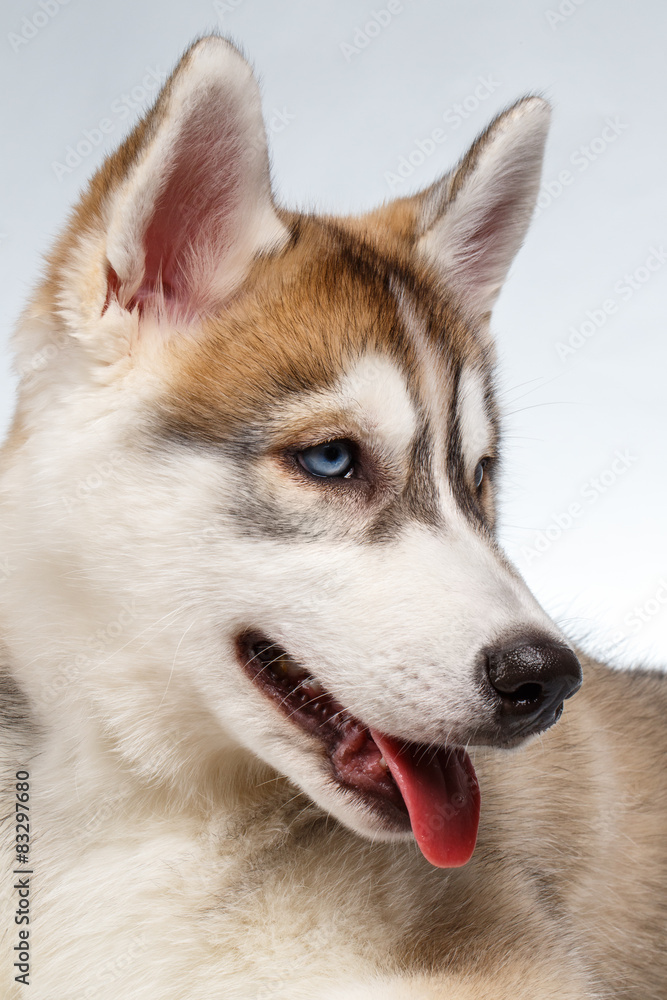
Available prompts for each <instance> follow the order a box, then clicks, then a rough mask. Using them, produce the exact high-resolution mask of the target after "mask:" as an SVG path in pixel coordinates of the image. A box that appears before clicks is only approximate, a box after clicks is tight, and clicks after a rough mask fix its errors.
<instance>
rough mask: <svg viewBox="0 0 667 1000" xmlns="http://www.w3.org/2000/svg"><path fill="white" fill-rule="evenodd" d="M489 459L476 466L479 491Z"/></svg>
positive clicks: (481, 460)
mask: <svg viewBox="0 0 667 1000" xmlns="http://www.w3.org/2000/svg"><path fill="white" fill-rule="evenodd" d="M488 462H489V460H488V458H482V459H480V461H479V462H478V463H477V465H476V466H475V489H476V490H478V489H479V488H480V486H481V485H482V480H483V479H484V469H485V468H486V466H487V465H488Z"/></svg>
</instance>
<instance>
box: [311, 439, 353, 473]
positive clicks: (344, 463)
mask: <svg viewBox="0 0 667 1000" xmlns="http://www.w3.org/2000/svg"><path fill="white" fill-rule="evenodd" d="M297 459H298V460H299V463H300V464H301V465H302V466H303V468H304V469H305V470H306V472H309V473H310V474H311V476H317V477H318V478H320V479H349V478H350V476H351V475H352V473H353V472H354V454H353V446H352V443H351V442H350V441H344V440H341V441H325V442H324V444H316V445H313V447H312V448H304V450H303V451H299V452H297Z"/></svg>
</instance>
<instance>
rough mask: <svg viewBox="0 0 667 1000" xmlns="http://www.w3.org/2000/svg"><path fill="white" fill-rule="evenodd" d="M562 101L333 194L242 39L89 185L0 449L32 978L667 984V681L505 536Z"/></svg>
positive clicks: (11, 827) (25, 977)
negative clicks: (502, 295)
mask: <svg viewBox="0 0 667 1000" xmlns="http://www.w3.org/2000/svg"><path fill="white" fill-rule="evenodd" d="M548 119H549V109H548V106H547V105H546V103H545V102H544V101H543V100H541V99H539V98H537V97H527V98H524V99H522V100H519V101H518V102H517V103H516V104H514V105H513V106H512V107H510V108H509V109H508V110H506V111H504V112H503V113H502V114H500V115H499V116H498V117H497V118H496V119H495V120H494V121H493V122H492V123H491V124H490V125H489V127H488V128H487V129H486V131H485V132H484V133H483V134H482V135H480V136H479V138H478V139H477V140H476V141H475V142H474V144H473V145H472V147H471V148H470V150H469V151H468V152H467V153H466V155H465V156H464V157H463V159H462V160H461V162H460V163H459V164H458V165H457V166H456V167H455V168H454V169H453V170H452V171H451V172H450V173H448V174H447V175H446V176H444V177H443V178H442V179H440V180H438V181H437V182H436V183H434V184H433V185H432V186H431V187H429V188H428V189H427V190H426V191H424V192H423V193H422V194H419V195H416V196H414V197H410V198H403V199H399V200H397V201H394V202H392V203H391V204H388V205H384V206H382V207H381V208H379V209H377V210H375V211H372V212H370V213H368V214H367V215H364V216H362V217H355V218H330V217H321V216H316V215H308V214H299V213H296V212H291V211H287V210H285V209H283V208H281V207H279V206H278V205H277V204H276V203H275V201H274V198H273V196H272V192H271V184H270V178H269V161H268V156H267V147H266V139H265V133H264V128H263V124H262V114H261V109H260V99H259V93H258V88H257V84H256V82H255V80H254V78H253V75H252V72H251V70H250V68H249V67H248V65H247V63H246V62H245V61H244V59H243V58H242V57H241V55H240V54H239V53H238V51H237V50H236V49H235V48H234V47H233V46H232V45H231V44H229V43H228V42H226V41H225V40H223V39H221V38H219V37H208V38H204V39H202V40H201V41H199V42H197V43H196V44H195V45H193V46H192V48H191V49H190V50H189V51H188V52H187V53H186V55H185V56H184V58H183V59H182V61H181V62H180V63H179V65H178V67H177V69H176V70H175V72H174V73H173V75H172V76H171V78H170V79H169V81H168V82H167V84H166V86H165V88H164V90H163V91H162V93H161V95H160V97H159V100H158V102H157V104H156V106H155V107H154V108H153V110H152V111H151V112H150V113H149V114H148V115H147V116H146V118H145V119H144V120H143V121H141V122H140V123H139V125H138V126H137V127H136V129H135V130H134V132H133V133H132V134H131V135H130V136H129V138H128V139H127V141H126V142H125V143H124V144H123V145H122V146H121V148H120V149H118V151H117V152H116V153H115V154H114V155H112V156H110V157H109V158H108V159H107V161H106V162H105V163H104V165H103V166H102V168H101V169H100V171H99V172H98V173H97V174H96V176H95V177H94V178H93V180H92V182H91V183H90V186H89V188H88V190H87V192H86V193H85V194H84V196H83V197H82V199H81V201H80V203H79V205H78V206H77V207H76V209H75V211H74V213H73V215H72V217H71V220H70V222H69V225H68V226H67V228H66V230H65V232H64V234H63V235H62V237H61V238H60V239H59V240H58V242H57V243H56V245H55V248H54V249H53V251H52V253H51V255H50V257H49V259H48V264H47V269H46V273H45V276H44V279H43V280H42V281H41V283H40V284H39V286H38V287H37V289H36V291H35V293H34V295H33V297H32V299H31V301H30V303H29V305H28V307H27V309H26V311H25V314H24V317H23V319H22V322H21V324H20V328H19V330H18V333H17V336H16V351H17V357H18V361H17V365H18V369H19V372H20V373H21V383H20V389H19V400H18V407H17V411H16V417H15V420H14V423H13V426H12V429H11V433H10V435H9V438H8V440H7V442H6V445H5V448H4V452H3V457H2V471H1V476H0V489H1V491H2V501H1V508H0V523H1V527H2V546H1V550H0V551H1V555H2V567H3V580H2V586H1V587H0V622H1V628H2V643H3V653H2V692H3V694H2V716H3V719H2V721H3V729H2V744H1V750H2V754H1V760H2V767H3V792H2V794H3V803H2V815H3V817H5V819H4V827H3V830H4V833H3V839H4V849H3V852H2V858H3V865H4V872H3V875H2V881H1V888H0V900H1V901H2V913H3V920H2V929H3V933H4V938H3V941H4V950H3V957H2V965H1V968H0V992H1V995H2V997H3V998H5V1000H11V998H15V997H23V996H30V997H31V998H32V1000H85V998H93V997H94V998H97V1000H214V998H215V1000H253V998H255V1000H260V998H263V1000H269V998H272V1000H435V998H442V1000H584V998H598V1000H602V998H621V997H623V998H628V1000H629V998H632V1000H664V998H665V996H666V995H667V964H666V963H667V959H666V955H667V948H666V947H665V944H666V940H665V935H666V929H667V926H666V910H665V888H666V887H667V860H666V857H667V835H666V834H665V828H666V826H667V785H666V779H665V773H666V769H665V760H666V759H667V741H666V739H665V725H664V720H665V716H666V715H667V696H666V690H665V681H664V679H663V677H662V676H658V675H651V674H649V673H645V672H641V671H636V672H633V673H622V672H613V671H611V670H609V669H607V668H605V667H604V666H602V665H599V664H597V663H595V662H593V661H592V660H590V659H589V658H588V657H586V656H584V655H583V654H579V655H577V653H576V652H575V651H574V650H573V648H572V645H571V644H570V642H569V641H568V639H567V637H566V636H564V635H563V634H562V633H561V631H560V630H559V628H557V627H556V625H555V624H554V623H553V622H552V621H551V620H550V619H549V617H548V616H547V615H546V613H545V612H544V611H543V610H542V609H541V608H540V606H539V605H538V603H537V602H536V600H535V599H534V598H533V596H532V595H531V594H530V592H529V590H528V588H527V587H526V585H525V583H524V581H523V580H522V579H521V576H520V575H519V573H518V572H517V570H516V569H515V568H514V567H513V566H512V565H510V563H509V562H508V560H507V559H506V557H505V556H504V555H503V553H502V552H501V550H500V549H499V547H498V544H497V542H496V539H495V536H494V521H495V492H496V477H497V465H498V461H499V415H498V407H497V404H496V401H495V398H494V383H493V365H494V349H493V344H492V341H491V336H490V332H489V316H490V312H491V309H492V307H493V304H494V301H495V299H496V297H497V295H498V292H499V289H500V287H501V285H502V283H503V280H504V278H505V276H506V274H507V271H508V268H509V266H510V263H511V261H512V259H513V256H514V254H515V253H516V251H517V249H518V248H519V246H520V244H521V242H522V240H523V238H524V234H525V232H526V228H527V226H528V223H529V220H530V217H531V213H532V210H533V206H534V203H535V199H536V194H537V191H538V185H539V178H540V167H541V161H542V152H543V145H544V140H545V136H546V133H547V125H548ZM580 664H581V665H580ZM582 667H583V678H584V684H583V688H582V690H581V692H580V693H579V694H577V695H576V697H574V698H573V700H572V701H571V702H570V701H567V699H569V698H570V696H571V695H574V694H575V692H576V691H577V689H578V688H579V686H580V684H581V680H582ZM564 702H567V704H566V707H565V711H564V713H563V717H562V718H560V716H561V713H562V712H563V704H564ZM537 737H539V738H537ZM480 805H481V810H480ZM28 984H29V985H28Z"/></svg>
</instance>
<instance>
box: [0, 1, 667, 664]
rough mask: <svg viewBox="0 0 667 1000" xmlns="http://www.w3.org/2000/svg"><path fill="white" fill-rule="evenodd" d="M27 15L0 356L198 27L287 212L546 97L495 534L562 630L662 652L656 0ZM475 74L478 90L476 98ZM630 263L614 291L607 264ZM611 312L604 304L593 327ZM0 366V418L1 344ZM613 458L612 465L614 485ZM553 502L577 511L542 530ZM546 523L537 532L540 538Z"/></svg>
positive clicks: (17, 36)
mask: <svg viewBox="0 0 667 1000" xmlns="http://www.w3.org/2000/svg"><path fill="white" fill-rule="evenodd" d="M42 2H43V4H44V7H43V8H40V6H39V2H38V0H34V2H33V0H25V2H23V0H5V3H3V5H2V10H1V12H0V48H1V49H2V61H1V70H0V74H1V75H0V93H2V95H3V98H2V104H3V114H4V121H3V137H4V139H5V146H4V149H5V155H4V157H3V158H2V161H1V162H0V178H1V184H0V191H1V192H2V203H1V205H0V233H1V234H2V239H1V240H0V274H1V275H2V296H1V299H0V303H1V304H0V314H1V317H2V331H3V332H2V337H3V345H7V344H8V340H9V334H10V331H11V327H12V326H13V324H14V322H15V319H16V317H17V315H18V313H19V310H20V308H21V305H22V303H23V301H24V299H25V297H26V294H27V292H28V290H29V287H30V285H31V283H32V282H33V281H34V279H35V277H36V275H37V272H38V269H39V266H40V255H41V254H42V253H43V252H44V251H45V250H46V249H47V248H48V246H49V243H50V240H51V238H52V236H53V235H54V234H55V233H56V232H57V230H58V228H59V227H60V226H61V225H62V222H63V220H64V218H65V215H66V212H67V210H68V207H69V206H70V205H71V204H72V203H73V201H74V200H75V198H76V195H77V192H78V191H79V190H80V188H81V187H82V185H83V184H84V183H85V181H86V179H87V178H88V177H89V176H90V174H91V173H92V172H93V171H94V169H95V168H96V166H97V165H98V164H99V163H100V161H101V159H102V158H103V155H104V153H105V152H108V151H109V150H111V149H112V148H113V147H114V146H115V145H116V144H117V143H118V141H119V140H120V138H121V137H122V135H123V134H125V133H126V131H127V130H128V128H129V126H130V125H131V123H132V122H133V121H134V120H135V118H136V116H137V114H138V113H139V107H140V106H141V107H145V106H146V105H147V104H148V103H150V101H151V99H152V97H153V96H154V92H151V91H150V90H149V89H148V88H147V86H146V85H145V84H144V83H143V82H142V81H144V80H145V79H146V75H147V73H148V72H149V71H151V70H152V71H153V72H154V73H155V74H156V75H159V74H160V73H161V72H165V71H167V70H168V69H169V68H170V67H171V66H172V65H173V64H174V62H175V61H176V59H177V58H178V56H179V53H180V51H181V50H182V49H183V48H184V47H185V46H186V45H187V43H188V42H189V41H190V40H192V39H193V37H195V36H196V35H198V34H201V33H205V32H206V31H207V30H208V29H210V28H216V27H217V28H219V29H221V30H222V31H223V32H225V33H227V34H229V35H230V36H231V37H232V38H233V39H234V40H236V41H237V42H240V43H241V44H242V46H243V47H244V48H245V50H246V52H247V53H248V55H249V56H250V57H251V59H252V60H253V61H254V63H255V65H256V67H257V69H258V71H259V74H260V76H261V79H262V86H263V92H264V99H265V109H266V118H267V122H268V123H269V125H270V128H271V146H272V152H273V163H274V176H275V186H276V190H277V193H278V196H279V198H280V199H282V200H283V201H284V202H285V203H287V204H289V205H290V206H301V207H307V208H319V209H326V210H334V211H348V210H350V209H362V208H364V207H370V206H372V205H373V204H375V203H377V202H380V201H382V200H383V199H385V198H387V197H390V196H391V194H392V193H401V194H403V193H407V192H408V191H412V190H416V189H417V188H418V187H421V186H423V185H426V184H428V183H429V182H430V181H431V180H432V179H433V178H435V177H436V176H437V175H438V174H439V173H441V172H442V171H444V170H445V169H446V168H447V167H448V166H450V165H451V164H452V163H453V162H454V161H455V160H456V159H457V157H458V156H459V155H460V154H461V153H462V152H463V150H464V148H465V146H466V144H467V143H468V142H469V141H470V140H471V139H472V138H473V137H474V135H475V134H476V132H477V131H479V130H480V129H481V128H482V127H483V126H484V125H485V123H486V122H487V120H488V119H489V118H490V117H492V116H493V114H494V113H495V112H497V111H498V110H500V109H501V108H502V107H503V106H505V105H506V104H507V103H509V102H511V101H513V100H514V99H515V98H516V97H518V96H520V95H522V94H524V93H526V92H531V91H532V92H539V93H541V94H544V95H545V96H547V97H548V98H549V99H550V100H551V101H552V102H553V104H554V108H555V120H554V126H553V131H552V135H551V140H550V144H549V148H548V154H547V161H546V167H545V175H544V180H545V184H547V185H549V187H545V188H544V191H543V195H542V204H543V205H544V206H545V207H544V208H543V210H542V211H541V212H540V214H539V216H538V217H537V219H536V221H535V223H534V226H533V229H532V231H531V234H530V236H529V238H528V240H527V243H526V245H525V247H524V249H523V250H522V252H521V254H520V255H519V257H518V258H517V261H516V264H515V266H514V268H513V270H512V273H511V275H510V280H509V283H508V285H507V287H506V289H505V291H504V292H503V295H502V297H501V300H500V302H499V305H498V308H497V311H496V315H495V329H496V332H497V336H498V341H499V346H500V356H501V361H502V369H501V386H502V389H503V404H504V407H505V411H506V413H507V421H506V425H507V437H506V476H505V486H504V498H505V499H504V505H503V538H504V540H505V543H506V545H507V547H508V549H509V551H510V554H511V555H512V557H513V558H514V559H515V560H516V562H517V564H518V565H519V568H520V569H521V570H522V572H523V573H524V574H525V576H526V578H527V579H528V582H529V583H530V584H531V586H532V587H533V589H534V590H535V592H536V593H537V595H538V597H539V598H540V599H541V600H542V602H543V603H544V604H545V606H546V607H547V609H548V610H549V611H551V612H552V613H553V614H554V615H555V616H556V617H557V619H558V620H559V621H560V622H561V623H563V624H564V625H565V627H566V629H567V630H568V631H569V632H570V633H571V634H574V635H575V636H588V637H589V644H592V645H593V646H594V648H596V649H597V650H598V651H601V652H603V653H606V654H609V655H612V656H613V657H614V658H615V659H617V660H622V661H624V662H630V661H632V662H636V660H637V658H641V659H643V660H644V661H646V662H652V663H658V662H661V661H662V662H667V533H666V532H665V528H664V520H665V496H666V493H667V490H666V487H667V472H666V469H665V461H664V456H665V445H664V437H665V422H666V416H667V402H666V400H665V392H664V382H665V371H666V369H667V343H666V340H667V337H666V333H667V331H666V330H665V326H666V323H665V304H666V300H667V294H666V293H667V263H664V264H662V265H661V266H660V267H659V268H658V269H657V270H655V271H653V272H650V271H647V270H642V267H643V265H644V262H645V261H646V259H647V258H649V257H650V254H651V252H652V248H657V249H658V250H660V248H665V247H667V212H666V198H665V177H666V164H667V129H666V128H665V125H666V124H667V123H666V116H665V44H666V40H667V4H665V3H664V0H635V2H634V3H632V4H630V3H628V2H627V0H583V2H582V0H579V2H578V3H576V2H575V0H545V2H534V0H506V2H505V3H498V2H493V0H465V2H463V0H461V2H453V0H444V2H435V0H432V2H429V0H403V2H402V4H399V6H400V7H401V8H402V10H401V11H400V12H398V13H396V14H395V15H394V16H392V17H391V19H390V20H389V23H388V24H385V25H383V26H382V27H381V28H378V27H377V20H376V21H373V11H382V10H383V9H386V7H387V2H386V0H377V2H376V3H375V4H373V3H372V2H352V0H326V2H318V3H313V2H306V0H285V2H276V0H227V2H226V0H219V2H218V3H217V5H215V4H213V3H212V2H210V0H187V2H185V0H114V2H113V3H110V2H101V0H68V2H67V3H66V4H62V5H61V4H59V3H58V0H42ZM393 6H394V8H395V7H396V0H393ZM44 8H46V12H45V10H44ZM26 18H27V21H26V20H24V19H26ZM379 20H380V21H387V20H388V18H387V17H386V16H384V15H382V14H380V16H379ZM44 22H46V23H44ZM368 24H371V26H370V28H368V31H366V30H365V28H364V26H365V25H368ZM357 29H362V31H363V34H360V33H358V32H357ZM28 36H32V37H28ZM351 47H354V48H351ZM480 77H482V78H484V79H485V80H486V81H487V90H489V89H491V90H492V91H493V93H491V94H490V95H489V96H487V97H484V99H482V100H479V99H478V98H476V97H475V96H474V95H475V91H476V88H478V86H479V83H480ZM482 93H484V91H482V90H478V94H482ZM126 98H127V100H126ZM128 102H129V103H128ZM456 105H459V106H462V109H463V111H464V114H465V116H466V117H465V118H464V117H462V116H461V115H460V114H459V112H457V111H456ZM102 119H108V120H109V121H110V123H111V131H110V132H109V133H108V134H107V135H106V136H105V138H104V141H103V142H102V143H100V144H99V145H98V146H97V147H95V148H94V149H92V150H91V152H90V153H89V154H87V155H84V156H83V158H82V160H81V162H80V163H79V164H76V165H75V166H74V167H72V168H71V170H69V172H65V171H64V170H63V169H62V167H59V166H58V164H65V157H66V155H67V147H68V146H73V147H76V146H77V144H80V143H81V142H82V141H84V142H85V135H84V130H88V132H89V133H90V134H92V135H93V136H94V137H97V135H96V132H95V130H96V129H97V128H98V126H99V124H100V122H101V121H102ZM607 119H611V121H613V122H614V123H615V126H614V128H615V131H616V133H617V135H616V137H615V138H614V139H613V141H609V137H610V136H611V135H612V134H613V131H612V130H611V129H610V128H607V131H606V137H607V139H606V140H605V139H603V138H600V137H601V136H602V135H603V130H604V129H605V127H606V126H605V123H606V121H607ZM437 128H441V129H443V131H444V132H445V134H446V140H445V141H444V142H442V143H441V144H440V145H438V146H437V147H436V148H435V150H434V151H433V153H432V154H431V155H429V156H427V157H425V158H424V159H423V162H422V163H419V164H417V165H415V166H414V168H413V172H412V173H411V175H410V176H409V177H408V178H407V179H406V180H405V181H404V182H401V184H400V185H396V184H395V183H394V184H393V185H392V184H391V183H390V180H389V179H388V177H387V175H388V174H396V172H397V169H398V166H399V163H400V162H401V161H400V158H401V157H404V158H406V160H408V161H409V158H410V156H411V155H412V160H413V161H418V160H419V159H420V156H419V154H418V153H415V151H416V150H417V148H418V146H417V144H418V142H421V143H423V142H424V140H426V139H427V137H428V136H429V135H430V133H431V132H432V131H433V129H437ZM582 147H586V148H587V149H588V154H587V153H585V152H582ZM80 148H82V149H83V150H84V152H85V150H86V146H85V145H83V146H82V147H80ZM427 148H428V144H427ZM72 162H74V161H73V160H72V157H71V156H70V163H72ZM65 166H66V164H65ZM68 169H69V168H68ZM564 170H566V171H569V174H568V179H569V180H570V183H568V184H566V185H562V186H561V189H560V190H559V188H558V181H557V178H558V175H559V174H560V173H561V172H562V171H564ZM404 172H407V170H406V168H405V162H404ZM392 187H393V192H392ZM656 261H657V258H655V257H654V258H652V260H651V263H652V264H653V265H655V264H656ZM638 268H639V271H637V269H638ZM635 272H636V277H633V278H632V280H633V281H634V282H635V285H636V288H635V289H632V287H631V285H629V283H628V281H627V279H626V278H625V277H624V275H630V276H631V277H632V276H633V274H634V273H635ZM647 276H648V280H643V279H645V278H647ZM619 283H620V284H619ZM621 289H625V290H624V291H622V290H621ZM628 289H630V291H631V294H629V293H628ZM608 300H611V301H612V306H613V305H615V306H616V307H617V308H616V311H615V312H614V313H613V314H612V315H609V316H607V317H606V318H605V321H604V322H603V323H600V317H601V315H603V313H601V310H602V307H603V303H605V302H608ZM587 312H591V313H592V314H593V316H594V317H596V318H597V320H598V323H600V325H599V328H594V327H592V326H591V327H588V330H589V332H590V331H591V330H594V332H593V335H592V336H590V337H588V338H583V337H580V341H581V344H582V346H580V347H578V348H577V349H576V350H575V351H574V352H572V353H570V354H568V355H567V356H565V357H561V356H559V353H558V345H559V344H566V343H567V341H568V338H569V337H570V336H571V333H572V328H577V329H580V328H581V326H582V324H583V323H585V322H586V321H587V320H589V321H590V322H591V323H593V320H590V317H588V316H587ZM575 342H576V341H575ZM0 361H1V362H2V370H1V371H0V393H1V401H0V424H1V425H2V428H4V427H6V425H7V423H8V421H9V417H10V414H11V410H12V405H13V384H14V383H13V378H12V376H11V375H10V360H9V354H8V350H7V349H5V351H4V353H3V354H2V356H1V357H0ZM617 450H620V452H622V453H626V454H627V455H628V458H627V460H626V462H625V469H624V471H622V472H620V473H619V471H618V470H619V469H620V467H621V466H620V464H619V463H617V464H616V471H613V470H612V463H613V461H614V456H615V453H616V452H617ZM600 476H602V480H601V481H600V487H602V489H603V490H604V492H601V491H600V488H599V487H598V486H596V485H595V484H594V482H593V480H596V479H599V477H600ZM605 483H606V485H605ZM571 504H579V507H578V508H576V509H577V510H578V512H579V513H578V514H577V516H576V517H574V518H572V525H571V526H570V527H567V528H565V529H564V530H561V529H560V528H559V527H558V525H557V521H558V520H560V522H561V524H565V523H566V513H567V510H568V507H570V505H571ZM550 526H551V527H550ZM549 528H550V531H549V534H550V535H551V540H550V541H549V540H548V539H547V538H546V535H544V534H543V535H542V536H540V534H539V533H540V532H542V533H544V532H546V530H547V529H549ZM557 536H558V537H557ZM540 538H541V541H540ZM540 545H541V546H542V548H543V549H544V548H545V545H546V550H545V551H542V552H537V547H539V546H540ZM536 552H537V554H536ZM661 580H665V585H664V586H663V585H662V584H661ZM635 609H638V611H639V614H637V613H636V611H635ZM642 617H643V618H644V619H645V620H644V621H642V620H641V619H642Z"/></svg>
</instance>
